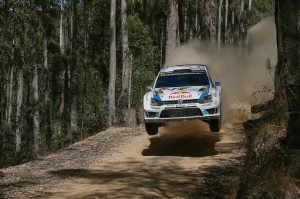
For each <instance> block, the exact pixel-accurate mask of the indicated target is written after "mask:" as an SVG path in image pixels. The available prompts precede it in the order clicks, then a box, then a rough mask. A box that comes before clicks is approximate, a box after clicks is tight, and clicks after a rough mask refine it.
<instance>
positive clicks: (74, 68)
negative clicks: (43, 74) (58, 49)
mask: <svg viewBox="0 0 300 199" xmlns="http://www.w3.org/2000/svg"><path fill="white" fill-rule="evenodd" d="M72 7H73V12H72V17H71V60H72V61H71V63H72V64H71V66H70V75H71V87H70V88H71V89H70V91H71V98H70V99H71V107H70V122H71V123H70V126H71V134H72V135H71V136H72V137H71V138H72V142H73V135H75V134H76V133H77V95H76V93H77V80H76V71H77V48H76V47H77V46H76V43H77V28H78V26H77V17H78V16H77V0H73V5H72Z"/></svg>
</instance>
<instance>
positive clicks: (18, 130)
mask: <svg viewBox="0 0 300 199" xmlns="http://www.w3.org/2000/svg"><path fill="white" fill-rule="evenodd" d="M21 29H22V30H21V38H20V51H21V64H22V65H21V67H20V68H19V74H18V93H17V113H16V154H18V153H19V152H20V151H21V142H22V140H21V137H22V131H23V121H22V120H23V116H22V109H23V95H24V92H23V90H24V74H23V67H24V65H25V59H24V56H25V47H24V43H25V26H24V25H22V28H21Z"/></svg>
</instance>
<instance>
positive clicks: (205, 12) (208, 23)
mask: <svg viewBox="0 0 300 199" xmlns="http://www.w3.org/2000/svg"><path fill="white" fill-rule="evenodd" d="M212 6H213V2H212V0H204V1H203V4H202V26H203V29H202V39H203V40H204V41H207V44H208V47H211V46H212V44H213V42H214V38H213V33H212V17H211V12H212V11H211V10H212Z"/></svg>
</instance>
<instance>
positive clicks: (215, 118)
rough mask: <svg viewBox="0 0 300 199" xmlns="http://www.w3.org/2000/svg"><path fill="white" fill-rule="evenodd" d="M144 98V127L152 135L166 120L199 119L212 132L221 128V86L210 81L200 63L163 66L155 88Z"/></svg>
mask: <svg viewBox="0 0 300 199" xmlns="http://www.w3.org/2000/svg"><path fill="white" fill-rule="evenodd" d="M147 88H148V89H150V91H149V92H148V93H146V94H145V95H144V111H145V113H144V118H145V127H146V130H147V133H148V134H149V135H155V134H157V132H158V127H159V126H161V125H163V124H164V123H165V122H168V121H175V120H191V119H200V120H203V121H206V122H207V123H209V127H210V130H211V131H212V132H219V131H220V128H221V85H220V82H213V81H212V80H211V77H210V75H209V71H208V68H207V66H205V65H199V64H190V65H176V66H171V67H170V66H168V67H164V68H162V69H161V70H160V72H159V73H158V75H157V77H156V80H155V82H154V86H147Z"/></svg>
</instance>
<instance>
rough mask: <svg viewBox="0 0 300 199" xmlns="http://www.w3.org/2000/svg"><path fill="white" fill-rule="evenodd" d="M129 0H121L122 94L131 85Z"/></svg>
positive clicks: (126, 91)
mask: <svg viewBox="0 0 300 199" xmlns="http://www.w3.org/2000/svg"><path fill="white" fill-rule="evenodd" d="M126 12H127V0H122V2H121V23H122V26H121V32H122V94H121V95H123V94H125V93H128V86H129V82H128V81H129V54H128V53H129V49H128V36H127V33H126V31H125V25H126V20H127V14H126Z"/></svg>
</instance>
